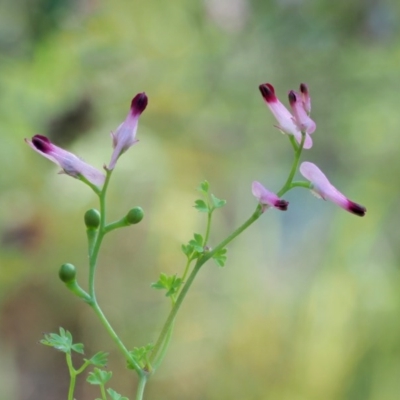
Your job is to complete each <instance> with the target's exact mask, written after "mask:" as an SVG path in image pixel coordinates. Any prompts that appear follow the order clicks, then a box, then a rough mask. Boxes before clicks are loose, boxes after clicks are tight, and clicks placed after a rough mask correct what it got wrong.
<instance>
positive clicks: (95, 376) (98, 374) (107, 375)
mask: <svg viewBox="0 0 400 400" xmlns="http://www.w3.org/2000/svg"><path fill="white" fill-rule="evenodd" d="M111 377H112V372H111V371H104V370H102V369H99V368H95V369H94V371H93V372H89V376H88V377H87V379H86V381H87V382H89V383H90V384H91V385H105V384H106V383H107V382H108V381H109V380H110V379H111Z"/></svg>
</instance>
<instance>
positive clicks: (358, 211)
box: [300, 161, 367, 217]
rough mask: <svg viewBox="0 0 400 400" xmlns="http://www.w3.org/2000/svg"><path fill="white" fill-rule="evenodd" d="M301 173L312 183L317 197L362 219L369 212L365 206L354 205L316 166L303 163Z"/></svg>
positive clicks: (306, 162)
mask: <svg viewBox="0 0 400 400" xmlns="http://www.w3.org/2000/svg"><path fill="white" fill-rule="evenodd" d="M300 173H301V174H302V175H303V176H304V178H306V179H307V180H309V181H310V182H311V185H312V186H311V191H312V192H313V193H314V194H315V195H316V196H317V197H320V198H322V199H324V200H329V201H332V202H333V203H335V204H337V205H338V206H339V207H342V208H343V209H344V210H346V211H349V212H351V213H353V214H355V215H358V216H360V217H363V216H364V215H365V213H366V212H367V209H366V208H365V207H364V206H362V205H360V204H357V203H354V202H353V201H351V200H349V199H348V198H347V197H346V196H345V195H344V194H342V193H341V192H339V190H337V189H336V188H335V187H334V186H333V185H332V184H331V183H330V182H329V180H328V178H327V177H326V176H325V175H324V173H323V172H322V171H321V170H320V169H319V168H318V167H317V166H316V165H315V164H313V163H310V162H308V161H305V162H303V163H302V164H301V165H300Z"/></svg>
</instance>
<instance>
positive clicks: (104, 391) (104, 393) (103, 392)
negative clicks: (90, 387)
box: [100, 385, 107, 400]
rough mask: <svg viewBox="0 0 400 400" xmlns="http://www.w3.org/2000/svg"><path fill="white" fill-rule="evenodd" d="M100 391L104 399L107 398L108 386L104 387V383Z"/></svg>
mask: <svg viewBox="0 0 400 400" xmlns="http://www.w3.org/2000/svg"><path fill="white" fill-rule="evenodd" d="M100 392H101V397H102V398H103V400H107V394H106V388H105V387H104V385H100Z"/></svg>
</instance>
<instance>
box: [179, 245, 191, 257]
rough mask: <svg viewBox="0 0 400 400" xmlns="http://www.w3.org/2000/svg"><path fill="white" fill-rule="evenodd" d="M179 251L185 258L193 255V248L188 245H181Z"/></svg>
mask: <svg viewBox="0 0 400 400" xmlns="http://www.w3.org/2000/svg"><path fill="white" fill-rule="evenodd" d="M181 249H182V251H183V254H185V255H186V256H187V257H190V255H191V254H192V253H193V246H191V245H190V244H183V245H182V246H181Z"/></svg>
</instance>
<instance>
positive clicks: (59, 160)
mask: <svg viewBox="0 0 400 400" xmlns="http://www.w3.org/2000/svg"><path fill="white" fill-rule="evenodd" d="M25 142H26V143H28V145H29V146H30V147H32V149H33V150H35V151H36V152H38V153H39V154H41V155H42V156H44V157H46V158H48V159H49V160H51V161H53V162H54V163H56V164H58V165H59V166H60V167H61V168H62V169H63V171H64V172H65V173H66V174H67V175H70V176H73V177H74V178H80V177H83V178H85V179H86V180H87V181H89V182H90V183H91V184H93V185H95V186H98V187H100V186H102V185H103V183H104V180H105V176H104V174H103V173H101V172H100V171H99V170H97V169H96V168H94V167H92V166H91V165H89V164H86V163H85V162H84V161H82V160H81V159H80V158H78V157H77V156H76V155H75V154H72V153H70V152H69V151H66V150H64V149H62V148H60V147H58V146H56V145H54V144H53V143H51V142H50V140H49V139H48V138H47V137H46V136H42V135H35V136H34V137H33V138H32V140H28V139H25Z"/></svg>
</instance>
